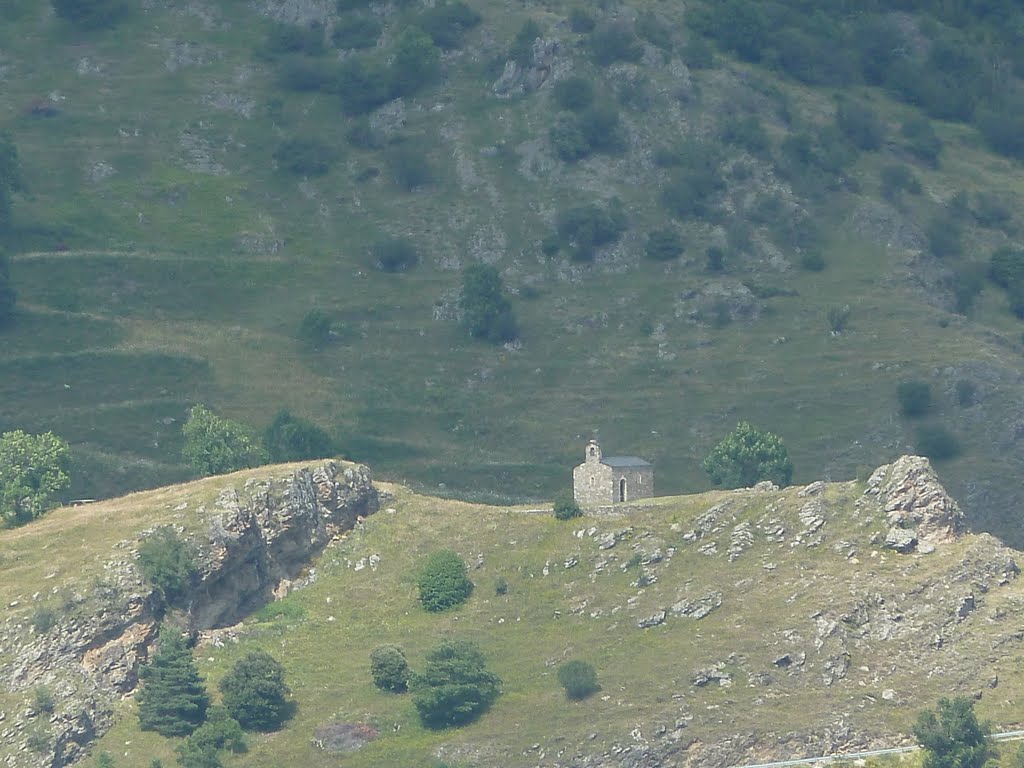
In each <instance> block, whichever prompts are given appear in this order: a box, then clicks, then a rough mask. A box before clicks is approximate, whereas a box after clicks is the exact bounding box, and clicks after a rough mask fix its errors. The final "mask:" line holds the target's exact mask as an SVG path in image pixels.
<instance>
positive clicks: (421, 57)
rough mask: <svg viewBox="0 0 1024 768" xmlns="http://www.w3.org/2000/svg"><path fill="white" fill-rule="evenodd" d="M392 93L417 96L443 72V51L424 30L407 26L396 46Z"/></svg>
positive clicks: (393, 95) (394, 50) (391, 83)
mask: <svg viewBox="0 0 1024 768" xmlns="http://www.w3.org/2000/svg"><path fill="white" fill-rule="evenodd" d="M392 51H393V53H394V60H393V61H392V63H391V72H390V89H391V96H392V97H395V96H413V95H415V94H416V93H417V92H419V90H420V89H421V88H423V87H425V86H426V85H428V84H429V83H432V82H434V80H436V79H437V77H438V75H439V74H440V72H441V52H440V51H439V50H438V48H437V46H436V45H434V42H433V41H432V40H431V39H430V36H429V35H427V34H426V33H425V32H423V30H421V29H419V28H418V27H406V28H405V29H404V30H402V32H401V33H400V34H399V35H398V37H396V38H395V42H394V45H393V46H392Z"/></svg>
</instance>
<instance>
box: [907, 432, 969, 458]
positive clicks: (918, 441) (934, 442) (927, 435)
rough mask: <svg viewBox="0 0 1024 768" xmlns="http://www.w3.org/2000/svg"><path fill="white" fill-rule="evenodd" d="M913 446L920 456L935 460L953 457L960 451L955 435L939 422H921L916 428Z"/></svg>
mask: <svg viewBox="0 0 1024 768" xmlns="http://www.w3.org/2000/svg"><path fill="white" fill-rule="evenodd" d="M914 447H915V449H916V450H917V452H918V453H920V454H921V455H922V456H927V457H928V458H929V459H934V460H935V461H945V460H946V459H954V458H956V457H957V456H959V455H960V453H961V447H960V441H959V440H958V439H957V437H956V435H954V434H953V433H952V432H950V431H949V430H948V429H946V428H945V427H943V426H941V425H939V424H922V425H921V426H919V427H918V428H917V433H916V436H915V438H914Z"/></svg>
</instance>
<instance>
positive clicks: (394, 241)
mask: <svg viewBox="0 0 1024 768" xmlns="http://www.w3.org/2000/svg"><path fill="white" fill-rule="evenodd" d="M370 253H371V256H372V258H373V265H374V266H375V267H376V268H377V269H379V270H380V271H381V272H405V271H406V270H408V269H412V268H413V267H415V266H416V264H417V263H418V262H419V254H417V253H416V246H415V245H414V244H413V242H412V241H411V240H409V239H407V238H404V237H390V238H388V239H387V240H380V241H378V242H376V243H374V245H373V247H372V248H371V249H370Z"/></svg>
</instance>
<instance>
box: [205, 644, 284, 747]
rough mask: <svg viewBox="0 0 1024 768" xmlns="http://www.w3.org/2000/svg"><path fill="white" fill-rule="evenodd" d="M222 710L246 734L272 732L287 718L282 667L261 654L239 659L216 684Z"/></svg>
mask: <svg viewBox="0 0 1024 768" xmlns="http://www.w3.org/2000/svg"><path fill="white" fill-rule="evenodd" d="M220 691H221V693H222V694H223V695H224V707H225V709H227V711H228V713H229V714H230V715H231V717H233V718H234V719H235V720H237V721H238V723H239V725H241V726H242V727H243V728H245V729H246V730H247V731H252V730H255V731H276V730H277V729H278V728H280V727H281V725H282V724H283V723H284V721H285V720H287V719H288V718H289V717H290V716H291V710H292V707H291V706H290V705H289V703H288V701H287V700H286V697H287V696H288V693H289V690H288V686H287V685H285V682H284V667H282V666H281V663H280V662H279V661H277V659H275V658H274V657H273V656H271V655H270V654H269V653H266V652H265V651H254V652H252V653H250V654H248V655H246V657H245V658H243V659H240V660H239V661H237V662H236V663H235V665H234V666H233V667H232V668H231V671H230V672H228V674H227V675H226V676H225V677H224V679H223V680H221V681H220Z"/></svg>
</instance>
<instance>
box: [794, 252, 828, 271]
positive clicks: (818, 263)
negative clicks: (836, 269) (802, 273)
mask: <svg viewBox="0 0 1024 768" xmlns="http://www.w3.org/2000/svg"><path fill="white" fill-rule="evenodd" d="M800 267H801V268H802V269H806V270H807V271H808V272H821V271H822V270H823V269H825V257H824V256H822V255H821V251H819V250H811V251H804V252H802V253H801V254H800Z"/></svg>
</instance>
